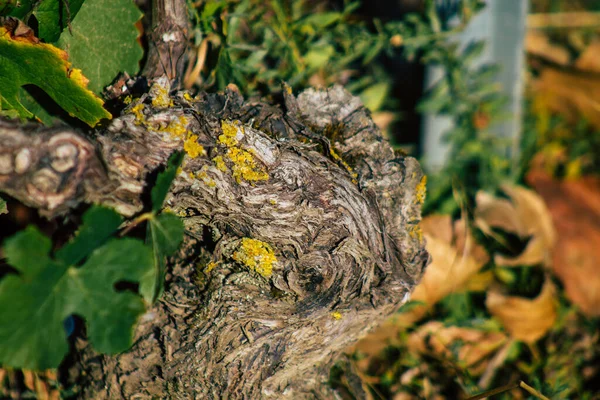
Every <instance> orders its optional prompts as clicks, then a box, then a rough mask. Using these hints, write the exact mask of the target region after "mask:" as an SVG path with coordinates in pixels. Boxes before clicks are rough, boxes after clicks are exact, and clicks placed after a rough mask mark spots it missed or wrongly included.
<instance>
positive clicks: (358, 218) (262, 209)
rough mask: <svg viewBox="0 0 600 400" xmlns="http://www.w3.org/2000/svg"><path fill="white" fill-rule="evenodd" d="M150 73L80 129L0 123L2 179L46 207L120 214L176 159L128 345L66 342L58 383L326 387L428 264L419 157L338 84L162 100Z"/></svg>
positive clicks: (184, 390) (188, 393)
mask: <svg viewBox="0 0 600 400" xmlns="http://www.w3.org/2000/svg"><path fill="white" fill-rule="evenodd" d="M165 82H166V81H162V83H161V84H155V85H154V86H153V87H152V89H151V90H150V92H149V94H146V95H143V96H142V97H141V98H140V99H138V100H136V101H134V102H133V103H132V104H130V105H129V107H128V108H127V110H126V111H125V112H124V114H123V115H122V116H121V117H119V118H117V119H115V120H113V121H112V122H111V123H110V125H109V126H108V127H107V128H106V129H104V130H102V131H98V132H97V133H96V136H95V137H94V138H88V137H85V136H83V135H81V134H80V133H77V132H75V131H73V130H71V129H69V128H64V127H63V128H51V129H42V128H39V127H37V126H34V125H27V126H20V125H17V124H14V123H11V122H6V121H3V122H1V123H0V191H3V192H6V193H9V194H10V195H12V196H13V197H15V198H17V199H19V200H21V201H22V202H24V203H26V204H29V205H31V206H34V207H36V208H38V209H39V210H40V211H41V212H42V213H44V214H45V215H47V216H55V215H58V214H64V213H67V212H68V211H69V210H70V209H71V208H72V207H74V206H76V205H77V204H79V203H81V202H93V203H100V204H105V205H109V206H112V207H115V208H116V209H117V210H119V211H120V212H121V213H122V214H124V215H128V216H131V215H134V214H135V213H136V212H139V210H140V209H141V206H142V198H143V193H144V191H145V190H147V188H146V182H147V180H148V177H149V175H150V174H152V173H153V172H154V171H155V170H156V169H157V168H160V167H161V166H163V165H164V164H165V163H166V160H167V159H168V157H169V155H170V154H172V153H173V152H174V151H177V150H184V151H186V152H187V153H188V155H187V157H186V159H185V161H184V164H183V166H182V171H181V172H180V173H179V174H178V177H177V178H176V180H175V182H174V184H173V187H172V190H171V193H170V197H169V198H168V205H169V208H170V209H171V211H173V212H175V213H177V214H179V215H181V216H183V218H184V221H185V224H186V228H187V232H188V238H187V239H186V241H185V244H184V246H183V248H182V250H181V252H180V254H179V255H178V256H177V257H175V258H174V260H173V263H172V269H171V270H170V273H169V274H168V277H167V284H166V285H167V286H166V290H165V294H164V296H163V298H162V299H161V300H160V301H159V302H158V303H157V304H156V305H155V306H154V307H153V308H152V309H151V310H150V311H149V312H148V313H147V314H146V315H145V316H144V317H143V318H142V321H141V323H140V325H139V326H138V328H137V330H136V332H135V338H136V339H135V345H134V346H133V348H132V349H131V350H130V351H128V352H126V353H124V354H120V355H117V356H102V355H98V354H95V353H94V352H93V349H92V348H91V347H90V346H89V345H88V344H87V343H85V342H83V341H80V342H78V345H77V351H78V354H79V355H78V358H77V362H76V363H75V364H74V366H73V367H72V368H71V370H70V378H69V379H70V381H71V382H77V384H78V385H79V387H81V392H80V397H81V398H86V399H88V398H94V399H118V398H125V399H130V398H140V399H150V398H172V399H189V398H208V399H219V398H231V399H234V398H276V399H280V398H294V399H298V398H332V396H333V392H332V391H331V389H330V388H329V386H328V385H327V383H326V382H327V378H328V373H329V370H330V367H331V366H332V364H333V362H335V360H336V359H339V357H340V355H341V354H342V351H343V349H344V348H346V347H347V346H348V345H350V344H352V343H354V342H355V341H357V340H358V339H359V338H360V337H362V336H363V335H364V334H366V333H367V332H368V331H369V330H370V329H371V328H372V327H374V326H375V325H377V324H378V323H380V322H381V321H382V319H383V318H385V316H387V315H389V314H390V313H392V312H394V311H395V310H396V309H397V308H398V307H399V306H400V305H401V304H402V303H403V302H405V301H406V300H407V299H408V296H409V294H410V292H411V290H412V288H413V287H414V285H415V284H416V283H417V281H418V280H419V278H420V276H421V274H422V272H423V269H424V267H425V266H426V264H427V261H428V254H427V252H426V251H425V248H424V245H425V243H424V241H423V239H422V237H421V235H420V230H419V226H418V223H419V220H420V207H421V202H422V200H423V194H424V177H423V174H422V172H421V169H420V167H419V165H418V163H417V161H416V160H414V159H413V158H411V157H405V156H403V155H400V154H397V153H395V152H394V151H393V149H392V148H391V146H390V145H389V143H387V142H386V141H385V140H384V139H383V138H382V136H381V134H380V132H379V130H378V129H377V127H376V126H375V124H374V123H373V121H372V120H371V118H370V115H369V112H368V110H366V109H365V108H364V107H363V106H362V105H361V103H360V101H359V100H358V98H356V97H352V96H351V95H350V94H349V93H348V92H346V91H345V90H344V89H343V88H341V87H337V86H336V87H333V88H331V89H329V90H323V91H317V90H307V91H305V92H303V93H301V94H300V95H299V96H298V97H297V98H296V97H294V96H293V95H292V94H291V91H290V90H289V88H284V89H285V90H284V92H285V95H284V102H283V104H282V105H281V106H277V105H270V104H265V103H262V102H252V101H244V99H243V98H242V97H241V96H240V94H239V93H238V91H237V90H236V88H235V87H230V88H228V89H227V90H226V91H225V93H221V94H200V95H198V96H197V97H195V98H191V97H190V96H189V95H188V94H186V93H182V92H179V93H176V94H173V96H171V97H169V95H168V90H169V89H168V87H167V86H166V85H167V84H166V83H165ZM200 145H201V146H202V147H200ZM244 238H246V239H244ZM248 238H250V239H253V240H256V241H258V242H252V243H260V244H261V245H264V247H262V249H264V248H270V249H273V251H274V256H275V257H276V260H275V259H273V260H272V261H273V262H272V263H270V264H269V265H268V266H263V267H265V268H266V267H269V268H271V267H272V273H270V274H269V273H267V272H268V271H267V272H265V270H261V269H260V268H259V267H260V266H254V267H255V268H253V266H252V263H251V262H250V263H248V262H246V263H245V262H244V259H243V257H240V251H241V250H240V249H242V248H243V246H244V245H245V242H244V240H248ZM246 243H247V242H246ZM340 317H341V318H340Z"/></svg>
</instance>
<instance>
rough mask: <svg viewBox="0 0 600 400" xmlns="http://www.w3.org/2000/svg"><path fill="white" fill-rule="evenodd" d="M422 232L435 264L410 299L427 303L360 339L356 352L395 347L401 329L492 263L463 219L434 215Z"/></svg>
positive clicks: (424, 221)
mask: <svg viewBox="0 0 600 400" xmlns="http://www.w3.org/2000/svg"><path fill="white" fill-rule="evenodd" d="M421 229H422V230H423V235H424V237H425V238H426V240H427V251H429V253H430V254H431V256H432V262H431V264H430V265H429V266H428V267H427V269H426V270H425V274H424V275H423V278H422V279H421V282H420V283H419V285H417V287H416V288H415V290H414V292H413V294H412V296H411V300H413V301H419V302H423V303H424V304H423V305H416V306H415V307H414V308H411V309H410V310H409V311H406V312H401V313H400V314H397V315H395V316H394V317H392V318H391V319H390V320H388V321H387V322H386V323H384V324H383V325H382V326H380V327H379V328H378V329H376V330H375V331H374V332H373V333H371V334H370V335H368V336H367V337H365V338H364V339H363V340H361V341H360V342H359V343H358V344H357V345H356V346H355V347H354V349H353V350H356V351H359V352H360V353H362V354H365V355H368V356H369V355H370V356H373V355H377V354H379V353H380V352H381V351H382V350H383V349H384V348H385V347H387V346H388V345H390V344H393V342H394V341H395V340H396V338H397V337H398V332H399V331H400V329H402V328H403V327H407V326H410V325H411V324H413V323H414V322H416V321H418V320H419V319H421V318H422V317H423V316H424V315H425V314H426V313H427V310H429V309H430V308H431V307H432V306H433V305H434V304H435V303H437V302H438V301H439V300H441V299H442V298H444V297H445V296H447V295H448V294H450V293H452V292H456V291H459V290H464V288H465V287H466V283H467V282H468V281H469V279H470V278H471V277H473V276H474V275H475V274H476V273H477V272H478V271H479V270H480V269H481V268H482V267H483V266H484V265H485V264H486V263H487V262H488V261H489V255H488V253H487V252H486V250H485V249H484V248H483V247H482V246H480V245H479V244H477V243H476V242H475V239H474V238H473V237H472V236H471V234H470V233H469V232H468V230H467V229H466V227H465V223H464V221H463V220H458V221H455V222H454V223H452V218H451V217H450V216H449V215H432V216H428V217H426V218H424V219H423V221H422V222H421ZM366 363H367V362H365V363H364V364H365V365H366Z"/></svg>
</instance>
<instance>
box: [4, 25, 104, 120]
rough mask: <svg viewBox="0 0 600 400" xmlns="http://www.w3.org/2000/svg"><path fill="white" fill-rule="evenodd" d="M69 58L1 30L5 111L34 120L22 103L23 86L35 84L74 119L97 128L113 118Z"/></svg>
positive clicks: (58, 50) (62, 53)
mask: <svg viewBox="0 0 600 400" xmlns="http://www.w3.org/2000/svg"><path fill="white" fill-rule="evenodd" d="M66 59H67V54H66V53H65V52H64V51H62V50H60V49H58V48H56V47H54V46H52V45H49V44H44V43H34V42H31V41H28V40H27V39H24V38H19V39H12V38H11V35H10V34H9V33H8V32H7V31H6V29H5V28H2V27H0V97H1V104H2V108H3V109H8V110H10V109H13V110H16V111H17V112H18V113H19V116H21V117H23V118H32V117H33V116H34V114H33V113H31V112H30V111H29V110H27V109H26V108H25V107H24V106H23V105H22V104H21V102H20V100H19V90H20V88H21V86H23V85H27V84H32V85H36V86H37V87H39V88H40V89H42V90H43V91H45V92H46V93H47V94H48V95H49V96H50V97H51V98H52V99H53V100H54V101H56V103H58V105H59V106H61V107H62V108H63V109H64V110H65V111H67V112H68V113H69V114H70V115H71V116H74V117H76V118H79V119H81V120H82V121H84V122H86V123H87V124H89V125H90V126H94V125H95V124H97V123H98V121H100V119H102V118H110V117H111V115H110V113H108V111H106V110H105V109H104V108H102V104H103V103H102V100H100V99H99V98H98V97H96V96H95V95H94V94H93V93H92V92H90V91H89V90H88V89H86V87H85V78H84V77H83V76H82V75H81V71H79V70H77V69H71V63H69V62H68V61H66Z"/></svg>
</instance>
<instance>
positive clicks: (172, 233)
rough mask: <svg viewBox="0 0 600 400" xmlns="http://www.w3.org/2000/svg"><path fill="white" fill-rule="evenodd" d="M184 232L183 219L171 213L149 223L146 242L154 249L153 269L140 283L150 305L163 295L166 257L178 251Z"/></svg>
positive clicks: (141, 291)
mask: <svg viewBox="0 0 600 400" xmlns="http://www.w3.org/2000/svg"><path fill="white" fill-rule="evenodd" d="M184 230H185V228H184V226H183V222H182V221H181V219H180V218H179V217H177V216H176V215H174V214H170V213H163V214H160V215H157V216H154V217H153V218H152V219H150V221H149V223H148V227H147V233H146V241H147V243H148V244H149V245H150V247H151V248H152V253H153V256H154V259H153V269H152V270H148V272H147V273H146V275H145V276H144V278H143V279H142V280H141V281H140V293H141V295H142V296H144V299H145V300H146V301H147V302H149V303H152V302H154V301H155V300H156V299H158V298H159V297H160V296H161V295H162V292H163V287H164V285H163V283H164V281H165V271H166V257H168V256H170V255H172V254H173V253H174V252H175V251H177V249H178V248H179V245H180V244H181V241H182V240H183V233H184Z"/></svg>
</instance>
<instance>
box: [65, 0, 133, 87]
mask: <svg viewBox="0 0 600 400" xmlns="http://www.w3.org/2000/svg"><path fill="white" fill-rule="evenodd" d="M141 17H142V13H141V12H140V11H139V10H138V9H137V7H136V6H135V4H134V3H133V1H131V0H86V1H85V3H84V4H83V6H81V9H80V10H79V13H78V14H77V18H76V19H75V20H74V21H73V23H72V24H71V32H72V34H71V32H69V30H68V29H65V30H64V31H63V33H62V34H61V35H60V38H59V40H58V42H57V45H58V46H59V47H60V48H62V49H65V50H66V51H67V52H68V53H69V57H70V58H71V61H72V62H73V64H74V65H77V67H78V68H81V70H82V71H83V72H84V74H85V75H86V76H87V77H88V79H89V80H90V83H89V87H90V89H91V90H92V91H93V92H95V93H100V92H102V90H103V89H104V87H105V86H107V85H108V84H110V83H111V82H112V81H113V80H114V79H115V77H116V76H117V75H119V73H121V72H127V73H129V74H130V75H135V74H136V73H137V72H138V70H139V65H138V64H139V61H140V60H141V58H142V56H143V50H142V47H141V46H140V44H139V43H138V42H137V38H138V36H139V35H140V33H139V32H138V30H137V28H136V27H135V23H136V22H137V21H138V20H139V19H140V18H141Z"/></svg>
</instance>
